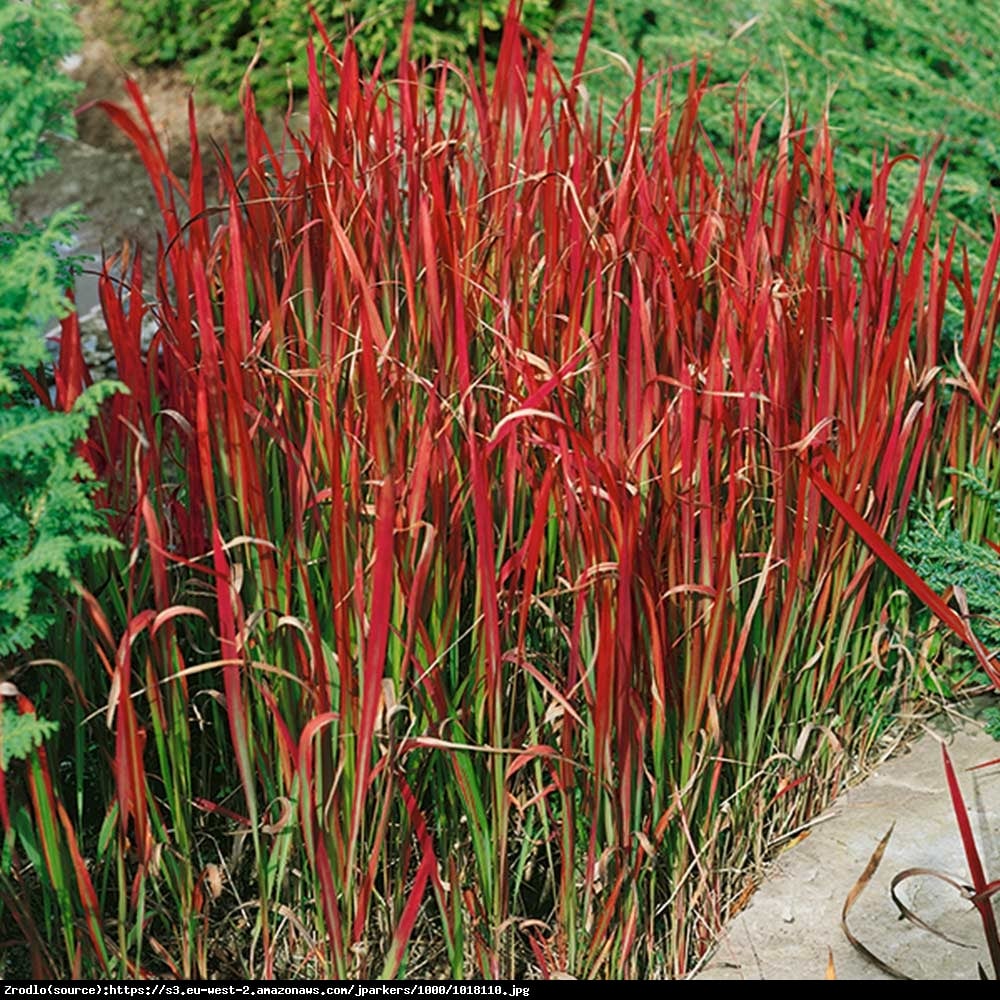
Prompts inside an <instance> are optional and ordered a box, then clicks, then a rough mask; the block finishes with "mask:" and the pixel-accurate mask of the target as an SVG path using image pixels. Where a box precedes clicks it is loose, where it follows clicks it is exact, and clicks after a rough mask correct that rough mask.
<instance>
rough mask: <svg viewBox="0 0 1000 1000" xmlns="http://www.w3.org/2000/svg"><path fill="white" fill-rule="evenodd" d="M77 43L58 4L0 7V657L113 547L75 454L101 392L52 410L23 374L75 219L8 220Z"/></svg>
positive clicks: (58, 306)
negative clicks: (86, 566)
mask: <svg viewBox="0 0 1000 1000" xmlns="http://www.w3.org/2000/svg"><path fill="white" fill-rule="evenodd" d="M78 43H79V36H78V34H77V31H76V28H75V25H74V24H73V20H72V16H71V13H70V10H69V8H68V6H67V5H66V4H64V3H61V2H59V0H15V2H12V3H7V4H5V5H4V6H3V8H2V9H0V226H2V228H0V482H2V483H3V484H4V489H3V491H2V492H0V658H3V657H6V656H9V655H10V654H12V653H13V652H15V651H17V650H24V649H27V648H28V647H30V646H31V644H32V643H33V642H34V641H35V640H36V639H38V638H39V637H40V636H41V635H43V634H44V632H45V631H46V629H48V628H49V626H50V625H51V624H52V622H53V614H54V597H55V593H57V591H53V590H52V585H53V584H56V585H57V589H58V588H63V589H65V588H66V587H67V585H68V583H69V579H70V576H71V574H72V572H73V570H74V569H75V568H78V567H79V566H80V564H81V561H82V560H83V559H84V558H85V557H86V556H88V555H89V554H92V553H93V552H95V551H98V550H101V549H106V548H107V547H108V546H109V545H110V544H111V541H110V539H108V538H107V537H106V533H104V534H102V533H101V530H100V528H101V523H102V522H101V519H100V517H99V516H98V515H97V513H96V512H95V510H94V507H93V504H92V502H91V494H92V492H93V490H92V487H91V486H89V485H88V482H89V481H90V480H92V479H93V474H92V473H91V471H90V469H89V467H88V466H87V465H86V464H85V463H84V462H83V461H82V460H81V459H80V458H79V457H77V456H76V455H75V449H76V445H77V443H78V442H79V441H80V440H81V439H82V438H83V437H84V436H85V434H86V430H87V425H88V423H89V420H90V418H91V417H92V416H93V415H94V414H95V413H96V408H97V405H98V403H99V400H100V399H101V398H102V396H106V395H107V389H106V388H92V389H90V390H88V391H86V392H84V391H82V387H81V391H80V392H78V393H77V394H76V395H77V396H78V397H79V398H78V399H74V400H69V401H68V402H72V403H74V405H73V407H72V409H71V410H70V411H69V412H58V411H55V410H54V409H52V408H51V404H50V403H49V399H48V397H47V395H46V394H45V393H44V387H43V386H42V385H41V384H40V383H39V382H37V381H36V382H35V383H34V386H33V387H32V386H31V385H30V384H29V382H28V381H27V380H26V378H25V375H24V373H25V372H31V371H36V370H38V369H39V368H40V367H41V366H42V365H43V364H44V362H45V361H46V360H48V352H47V350H46V347H45V344H44V341H43V331H44V327H45V324H46V323H47V322H51V321H52V318H53V317H55V316H58V315H61V314H64V313H66V312H67V301H66V296H65V288H66V287H67V284H68V282H69V280H70V279H69V274H68V273H67V270H66V267H65V266H64V265H63V264H62V263H60V261H59V258H58V254H57V246H58V244H60V243H63V244H65V243H68V242H69V239H70V233H71V231H72V227H73V223H74V218H73V215H72V213H61V214H59V215H57V216H55V217H54V218H53V219H51V220H50V221H49V222H48V223H46V224H45V225H42V226H29V227H22V228H16V227H14V226H13V224H12V209H11V204H10V194H11V192H12V191H13V190H14V189H15V188H16V187H17V186H19V185H21V184H24V183H27V182H28V181H31V180H33V179H35V178H36V177H37V176H39V174H41V173H42V172H44V171H45V170H47V169H49V168H50V167H52V166H53V164H54V162H55V161H54V159H53V153H52V150H51V149H50V147H49V146H48V145H47V140H48V139H49V138H50V136H51V134H52V132H53V131H54V130H60V131H62V132H64V133H65V132H67V131H71V129H72V116H71V114H70V105H69V102H70V98H71V97H72V95H73V94H74V93H75V91H76V88H77V85H76V84H74V83H73V82H72V81H71V80H69V79H68V78H67V77H66V76H65V75H64V74H62V73H61V72H59V63H60V61H61V60H62V59H63V58H64V57H65V56H66V55H68V54H69V53H70V52H72V51H73V49H74V48H75V46H76V45H77V44H78ZM36 391H37V392H40V393H42V395H43V397H44V398H43V399H42V400H39V399H38V398H37V396H35V392H36ZM42 403H45V404H49V405H42Z"/></svg>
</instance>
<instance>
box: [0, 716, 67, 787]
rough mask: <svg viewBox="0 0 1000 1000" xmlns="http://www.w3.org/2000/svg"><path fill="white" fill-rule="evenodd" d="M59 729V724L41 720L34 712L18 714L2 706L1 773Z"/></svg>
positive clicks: (0, 734) (0, 719) (0, 732)
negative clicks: (13, 761) (12, 762)
mask: <svg viewBox="0 0 1000 1000" xmlns="http://www.w3.org/2000/svg"><path fill="white" fill-rule="evenodd" d="M58 728H59V723H57V722H49V721H47V720H46V719H40V718H38V716H37V715H35V713H34V712H25V713H23V714H20V715H19V714H18V713H17V712H15V711H14V709H12V708H11V707H10V706H9V705H0V771H6V770H7V768H8V767H9V766H10V762H11V761H12V760H23V759H24V758H25V757H27V756H28V754H30V753H31V751H32V750H35V749H37V748H38V747H39V746H41V744H42V741H43V740H47V739H48V738H49V737H50V736H52V735H53V734H54V733H55V731H56V730H57V729H58Z"/></svg>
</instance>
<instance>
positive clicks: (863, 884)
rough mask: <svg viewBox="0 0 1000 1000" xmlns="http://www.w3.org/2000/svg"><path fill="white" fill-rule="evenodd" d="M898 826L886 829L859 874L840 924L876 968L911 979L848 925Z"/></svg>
mask: <svg viewBox="0 0 1000 1000" xmlns="http://www.w3.org/2000/svg"><path fill="white" fill-rule="evenodd" d="M895 828H896V824H895V823H893V824H892V826H890V827H889V829H888V830H887V831H886V833H885V836H884V837H883V838H882V839H881V840H880V841H879V842H878V846H877V847H876V848H875V850H874V851H873V852H872V856H871V857H870V858H869V859H868V864H867V865H865V870H864V871H863V872H862V873H861V875H860V876H859V878H858V880H857V882H855V883H854V885H853V886H852V887H851V891H850V892H849V893H848V894H847V899H845V900H844V908H843V910H841V913H840V926H841V928H842V929H843V931H844V936H845V937H846V938H847V940H848V941H850V942H851V945H852V947H853V948H854V949H855V950H856V951H858V952H859V953H860V954H862V955H864V957H865V958H867V959H868V961H869V962H871V963H872V964H873V965H874V966H875V967H876V968H878V969H880V970H881V971H882V972H884V973H885V974H886V975H887V976H892V978H893V979H909V978H910V977H909V976H907V975H905V974H904V973H902V972H900V971H899V970H897V969H894V968H893V967H892V966H891V965H889V963H888V962H885V961H883V960H882V959H881V958H879V957H878V955H876V954H875V953H874V952H873V951H871V949H869V948H868V947H866V946H865V945H863V944H862V943H861V942H860V941H859V940H858V939H857V938H856V937H855V936H854V934H853V933H852V932H851V929H850V927H848V926H847V915H848V914H849V913H850V912H851V909H852V907H853V906H854V904H855V903H856V902H857V901H858V898H859V897H860V895H861V893H863V892H864V891H865V889H866V888H867V887H868V883H869V882H870V881H871V880H872V878H873V877H874V875H875V872H877V871H878V866H879V865H880V864H881V863H882V855H883V854H885V849H886V847H887V846H888V844H889V838H890V837H891V836H892V831H893V830H894V829H895Z"/></svg>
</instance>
